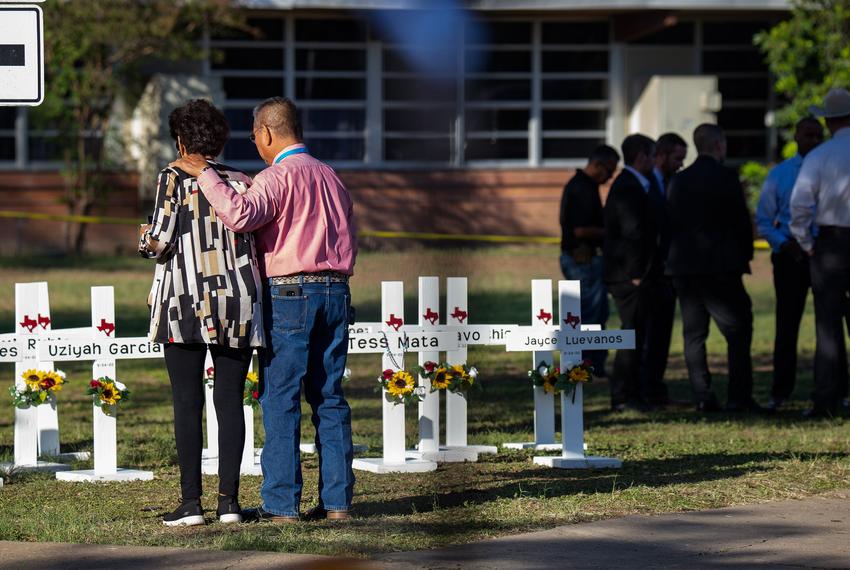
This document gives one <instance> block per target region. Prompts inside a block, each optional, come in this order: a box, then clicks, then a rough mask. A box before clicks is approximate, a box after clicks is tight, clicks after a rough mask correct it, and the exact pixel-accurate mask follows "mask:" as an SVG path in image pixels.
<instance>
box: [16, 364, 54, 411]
mask: <svg viewBox="0 0 850 570" xmlns="http://www.w3.org/2000/svg"><path fill="white" fill-rule="evenodd" d="M21 378H22V379H23V381H24V384H23V386H12V387H10V388H9V395H10V396H12V405H13V406H15V407H16V408H21V409H26V408H29V407H30V406H40V405H41V404H46V403H51V402H55V401H56V393H57V392H59V391H61V390H62V385H63V384H65V373H64V372H62V371H61V370H55V371H54V370H46V371H45V370H35V369H29V370H26V371H24V373H23V374H21Z"/></svg>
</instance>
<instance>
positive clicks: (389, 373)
mask: <svg viewBox="0 0 850 570" xmlns="http://www.w3.org/2000/svg"><path fill="white" fill-rule="evenodd" d="M383 377H384V380H389V379H390V378H392V377H393V371H392V370H390V369H389V368H387V369H386V370H384V372H383Z"/></svg>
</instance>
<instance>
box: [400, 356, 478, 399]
mask: <svg viewBox="0 0 850 570" xmlns="http://www.w3.org/2000/svg"><path fill="white" fill-rule="evenodd" d="M413 372H414V373H416V374H418V375H419V376H422V377H423V378H427V379H428V380H430V381H431V392H436V391H438V390H447V391H449V392H453V393H455V394H461V395H462V396H464V397H466V395H467V394H468V393H469V392H470V391H472V390H475V389H480V388H481V383H480V382H479V380H478V369H477V368H476V367H475V366H469V365H467V364H453V365H449V364H446V363H445V362H440V363H437V362H431V361H430V360H429V361H428V362H425V363H424V364H423V365H422V366H414V367H413Z"/></svg>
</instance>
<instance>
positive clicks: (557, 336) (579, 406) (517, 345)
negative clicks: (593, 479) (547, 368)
mask: <svg viewBox="0 0 850 570" xmlns="http://www.w3.org/2000/svg"><path fill="white" fill-rule="evenodd" d="M558 298H559V325H560V328H559V330H542V329H539V328H538V329H535V327H520V328H519V330H518V331H517V333H516V334H515V335H513V336H512V337H511V339H510V340H509V342H508V344H507V345H506V349H507V350H508V351H522V352H530V351H544V350H549V351H551V350H559V351H560V352H561V369H562V370H564V369H566V368H567V367H568V366H570V365H574V364H578V363H579V362H581V352H582V350H589V349H593V350H605V349H634V347H635V334H634V331H632V330H604V331H601V330H600V331H587V330H581V327H580V324H581V290H580V284H579V282H578V281H559V282H558ZM550 364H551V363H550ZM583 414H584V412H583V385H582V384H576V386H575V394H574V397H573V395H572V394H567V393H566V392H561V433H562V437H563V442H562V446H561V456H560V457H551V456H544V457H535V458H534V463H536V464H538V465H544V466H547V467H556V468H562V469H585V468H601V467H614V468H617V467H620V466H621V465H622V461H620V460H619V459H616V458H611V457H594V456H587V455H585V453H584V415H583Z"/></svg>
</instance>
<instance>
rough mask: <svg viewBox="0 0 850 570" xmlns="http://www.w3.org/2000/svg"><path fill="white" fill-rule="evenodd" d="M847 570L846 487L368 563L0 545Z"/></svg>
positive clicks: (480, 562)
mask: <svg viewBox="0 0 850 570" xmlns="http://www.w3.org/2000/svg"><path fill="white" fill-rule="evenodd" d="M751 566H769V567H773V568H775V567H803V568H850V491H847V492H842V493H835V494H832V495H829V496H825V497H815V498H812V499H805V500H800V501H781V502H775V503H767V504H763V505H752V506H746V507H733V508H728V509H717V510H712V511H700V512H693V513H681V514H671V515H660V516H631V517H625V518H621V519H613V520H607V521H599V522H594V523H586V524H576V525H568V526H562V527H557V528H554V529H551V530H546V531H541V532H534V533H529V534H522V535H517V536H511V537H505V538H498V539H493V540H484V541H481V542H477V543H474V544H467V545H463V546H458V547H452V548H446V549H442V550H431V551H418V552H404V553H397V554H391V555H385V556H381V557H378V558H376V559H375V560H374V561H364V560H343V559H339V558H326V557H321V556H310V555H299V554H285V553H272V552H234V551H223V552H222V551H210V550H189V549H179V548H148V547H132V546H99V545H80V544H58V543H42V544H39V545H38V546H37V547H33V544H32V543H20V542H0V568H4V569H5V568H27V569H30V570H41V569H48V568H49V569H53V568H62V569H63V570H64V569H67V570H101V569H105V568H120V569H121V570H135V569H138V568H157V567H167V568H181V569H183V568H185V569H201V568H203V569H208V568H233V569H238V570H255V569H260V568H283V567H285V568H297V569H305V570H306V569H310V570H318V569H324V568H346V569H347V570H359V569H361V568H362V569H370V568H376V569H382V568H482V569H483V568H486V569H487V570H492V569H495V568H510V569H515V568H541V569H542V568H547V569H548V568H614V567H634V568H637V567H640V568H682V567H685V568H688V570H694V569H697V568H721V567H723V568H741V567H751Z"/></svg>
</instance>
